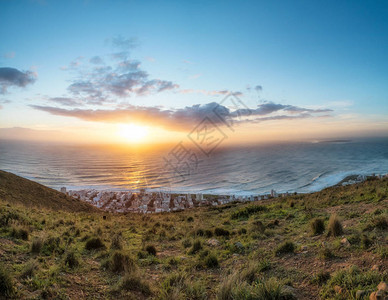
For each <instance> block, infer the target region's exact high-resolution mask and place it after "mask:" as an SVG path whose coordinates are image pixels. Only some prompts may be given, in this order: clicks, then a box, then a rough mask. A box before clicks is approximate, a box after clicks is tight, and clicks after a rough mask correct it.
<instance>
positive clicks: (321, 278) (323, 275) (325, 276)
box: [311, 271, 330, 285]
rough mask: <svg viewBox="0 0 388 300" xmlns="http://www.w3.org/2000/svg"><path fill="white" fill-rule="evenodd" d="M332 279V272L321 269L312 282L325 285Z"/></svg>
mask: <svg viewBox="0 0 388 300" xmlns="http://www.w3.org/2000/svg"><path fill="white" fill-rule="evenodd" d="M329 279H330V273H329V272H325V271H320V272H319V273H317V274H316V275H315V276H314V277H313V279H312V280H311V282H312V283H316V284H318V285H323V284H324V283H326V282H327V281H328V280H329Z"/></svg>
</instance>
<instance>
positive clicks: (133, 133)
mask: <svg viewBox="0 0 388 300" xmlns="http://www.w3.org/2000/svg"><path fill="white" fill-rule="evenodd" d="M118 135H119V136H120V138H122V139H123V140H124V141H125V142H129V143H142V142H144V141H145V140H146V137H147V135H148V128H147V127H145V126H140V125H136V124H121V125H119V127H118Z"/></svg>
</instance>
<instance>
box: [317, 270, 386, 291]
mask: <svg viewBox="0 0 388 300" xmlns="http://www.w3.org/2000/svg"><path fill="white" fill-rule="evenodd" d="M383 280H384V275H383V274H380V273H378V272H373V271H367V272H362V271H361V270H360V269H359V268H358V267H357V266H352V267H350V268H349V269H345V270H340V271H338V272H336V273H335V274H333V276H332V277H331V278H330V279H329V280H328V281H327V283H326V284H325V285H324V287H323V289H322V290H321V298H322V299H334V298H335V296H336V292H335V291H334V287H335V286H336V285H338V286H340V287H341V288H342V289H343V291H342V292H341V294H342V295H341V299H356V292H357V290H374V289H375V288H376V286H377V285H378V284H379V282H381V281H383Z"/></svg>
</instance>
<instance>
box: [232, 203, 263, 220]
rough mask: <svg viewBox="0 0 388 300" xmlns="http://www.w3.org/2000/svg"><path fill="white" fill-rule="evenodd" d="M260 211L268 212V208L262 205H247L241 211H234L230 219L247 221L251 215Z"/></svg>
mask: <svg viewBox="0 0 388 300" xmlns="http://www.w3.org/2000/svg"><path fill="white" fill-rule="evenodd" d="M261 211H268V208H267V207H266V206H263V205H249V206H247V207H245V208H243V209H240V210H238V211H235V212H234V213H232V215H231V218H232V219H248V218H249V217H250V216H251V215H253V214H255V213H257V212H261Z"/></svg>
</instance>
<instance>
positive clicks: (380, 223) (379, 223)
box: [364, 216, 388, 231]
mask: <svg viewBox="0 0 388 300" xmlns="http://www.w3.org/2000/svg"><path fill="white" fill-rule="evenodd" d="M375 228H376V229H380V230H387V229H388V220H387V218H386V217H384V216H379V217H376V218H374V219H373V220H372V221H370V222H369V224H368V225H367V226H366V227H365V229H364V230H366V231H370V230H373V229H375Z"/></svg>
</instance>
